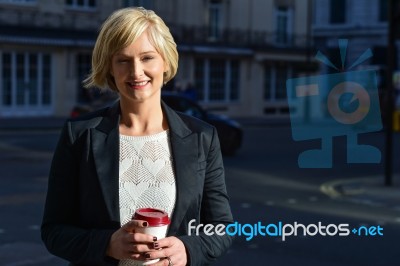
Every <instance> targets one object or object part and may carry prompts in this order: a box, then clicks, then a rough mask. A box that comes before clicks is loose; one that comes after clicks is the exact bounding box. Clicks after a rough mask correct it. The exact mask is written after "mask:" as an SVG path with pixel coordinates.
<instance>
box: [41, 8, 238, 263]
mask: <svg viewBox="0 0 400 266" xmlns="http://www.w3.org/2000/svg"><path fill="white" fill-rule="evenodd" d="M177 67H178V53H177V50H176V44H175V42H174V40H173V38H172V36H171V34H170V32H169V30H168V28H167V27H166V25H165V24H164V22H163V21H162V20H161V18H159V17H158V16H157V15H156V14H155V13H154V12H153V11H149V10H145V9H143V8H126V9H121V10H119V11H116V12H114V13H113V14H112V15H111V16H110V17H109V18H108V19H107V20H106V21H105V23H104V24H103V26H102V29H101V31H100V33H99V36H98V39H97V41H96V45H95V48H94V50H93V60H92V73H91V74H90V76H89V77H88V79H87V80H86V84H87V86H98V87H102V88H106V87H109V88H111V89H112V90H114V91H116V92H118V93H119V96H120V100H119V101H118V102H116V103H115V104H114V105H113V106H111V107H108V108H105V109H102V110H99V111H96V112H94V113H92V114H89V115H87V116H84V117H81V118H78V119H74V120H70V121H67V122H66V124H65V126H64V128H63V130H62V133H61V137H60V140H59V143H58V146H57V149H56V151H55V154H54V158H53V162H52V167H51V170H50V176H49V184H48V193H47V199H46V206H45V211H44V218H43V223H42V228H41V230H42V239H43V241H44V243H45V244H46V246H47V248H48V249H49V251H50V252H51V253H53V254H55V255H57V256H59V257H62V258H64V259H66V260H68V261H70V262H71V265H137V264H138V265H141V264H140V263H139V261H146V260H153V259H156V258H160V260H159V261H158V262H157V263H156V264H153V265H169V266H172V265H174V266H180V265H205V264H208V263H210V262H211V261H213V260H215V259H216V258H217V257H219V256H220V255H221V254H223V253H224V252H225V251H226V250H227V249H228V247H229V246H230V245H231V242H232V239H231V237H229V236H228V235H227V234H225V235H223V236H220V235H217V234H213V235H211V236H208V235H206V234H204V232H202V231H201V230H200V234H199V235H195V234H194V232H189V229H188V224H189V222H190V221H192V220H195V223H194V224H193V223H191V228H193V226H194V225H196V224H213V225H217V224H224V225H226V224H229V223H232V222H233V221H232V215H231V210H230V207H229V202H228V196H227V193H226V188H225V181H224V169H223V164H222V157H221V152H220V147H219V141H218V136H217V132H216V130H215V128H213V127H212V126H210V125H208V124H206V123H204V122H202V121H200V120H197V119H195V118H193V117H189V116H186V115H184V114H177V113H176V112H174V111H173V110H171V109H170V108H169V107H168V106H166V105H165V104H164V103H163V102H162V101H161V87H162V86H163V84H165V83H166V82H168V81H169V80H171V79H172V78H173V77H174V76H175V74H176V71H177ZM142 207H152V208H161V209H163V210H164V211H166V212H168V214H169V215H170V217H171V224H170V226H169V228H168V232H167V237H166V238H164V239H156V238H155V237H153V236H151V235H147V234H140V233H136V232H135V229H136V228H138V227H144V226H146V225H147V224H146V222H145V221H139V220H131V218H132V214H133V213H134V212H135V210H136V209H137V208H142Z"/></svg>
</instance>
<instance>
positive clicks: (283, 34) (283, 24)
mask: <svg viewBox="0 0 400 266" xmlns="http://www.w3.org/2000/svg"><path fill="white" fill-rule="evenodd" d="M276 14H277V17H276V42H277V43H278V44H287V43H288V42H289V26H290V24H289V23H290V17H289V10H288V8H287V7H279V8H278V10H277V13H276Z"/></svg>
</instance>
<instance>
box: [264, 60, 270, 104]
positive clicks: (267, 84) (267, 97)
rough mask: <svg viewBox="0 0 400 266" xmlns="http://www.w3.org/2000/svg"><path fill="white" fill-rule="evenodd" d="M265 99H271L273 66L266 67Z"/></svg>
mask: <svg viewBox="0 0 400 266" xmlns="http://www.w3.org/2000/svg"><path fill="white" fill-rule="evenodd" d="M264 99H265V100H270V99H271V67H270V66H265V68H264Z"/></svg>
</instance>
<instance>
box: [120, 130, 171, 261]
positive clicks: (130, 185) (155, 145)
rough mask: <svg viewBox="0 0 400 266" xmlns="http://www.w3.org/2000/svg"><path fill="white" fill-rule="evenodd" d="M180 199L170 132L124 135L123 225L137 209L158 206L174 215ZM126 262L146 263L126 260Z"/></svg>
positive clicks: (121, 160)
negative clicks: (177, 194) (176, 204)
mask: <svg viewBox="0 0 400 266" xmlns="http://www.w3.org/2000/svg"><path fill="white" fill-rule="evenodd" d="M175 199H176V185H175V174H174V169H173V158H172V154H171V146H170V140H169V131H168V130H166V131H163V132H161V133H157V134H153V135H148V136H125V135H120V154H119V208H120V220H121V226H122V225H124V224H126V223H127V222H129V221H130V220H131V219H132V216H133V214H134V213H135V210H136V209H139V208H157V209H161V210H163V211H165V212H167V213H168V215H169V217H171V216H172V213H173V210H174V207H175ZM119 265H120V266H122V265H124V266H125V265H142V264H141V263H138V262H135V261H133V260H122V261H121V262H120V263H119Z"/></svg>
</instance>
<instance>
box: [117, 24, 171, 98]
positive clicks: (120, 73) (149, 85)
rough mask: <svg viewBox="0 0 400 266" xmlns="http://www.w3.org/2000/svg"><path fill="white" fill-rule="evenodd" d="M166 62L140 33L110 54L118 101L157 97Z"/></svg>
mask: <svg viewBox="0 0 400 266" xmlns="http://www.w3.org/2000/svg"><path fill="white" fill-rule="evenodd" d="M165 71H167V66H166V63H165V62H164V60H163V58H162V57H161V55H160V54H159V53H158V52H157V51H156V49H155V48H154V46H153V45H152V44H151V43H150V41H149V38H148V37H147V32H144V33H143V34H142V35H140V36H139V38H138V39H137V40H136V41H135V42H134V43H132V44H131V45H129V46H127V47H125V48H123V49H122V50H121V51H119V52H117V53H116V54H115V55H114V56H113V57H112V63H111V75H112V76H113V77H114V80H115V84H116V86H117V88H118V91H119V93H120V98H121V101H131V102H144V101H146V100H149V99H153V100H157V101H158V100H159V99H160V97H161V87H162V86H163V76H164V72H165Z"/></svg>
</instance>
